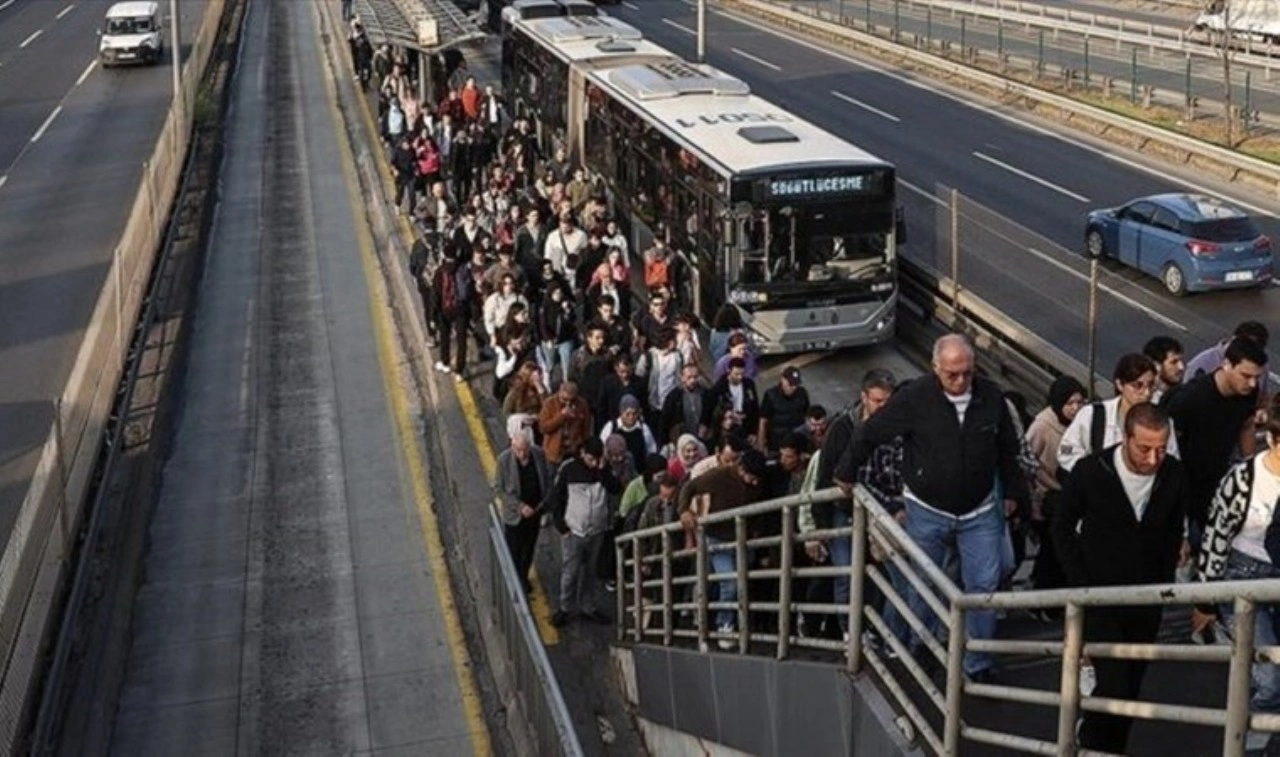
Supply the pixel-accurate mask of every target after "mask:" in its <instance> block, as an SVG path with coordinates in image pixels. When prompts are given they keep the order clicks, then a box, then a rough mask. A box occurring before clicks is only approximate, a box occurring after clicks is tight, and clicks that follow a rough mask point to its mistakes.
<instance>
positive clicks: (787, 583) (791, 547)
mask: <svg viewBox="0 0 1280 757" xmlns="http://www.w3.org/2000/svg"><path fill="white" fill-rule="evenodd" d="M795 538H796V537H795V511H794V510H793V509H792V508H791V507H790V506H786V507H783V508H782V549H781V554H780V555H779V560H778V659H779V660H785V659H787V653H788V652H789V651H790V645H791V569H792V567H793V565H794V563H795V551H796V542H795Z"/></svg>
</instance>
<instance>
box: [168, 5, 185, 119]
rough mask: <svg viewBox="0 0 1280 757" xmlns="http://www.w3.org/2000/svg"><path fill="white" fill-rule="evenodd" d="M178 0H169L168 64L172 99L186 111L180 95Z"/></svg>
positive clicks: (180, 67) (180, 65)
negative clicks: (170, 73)
mask: <svg viewBox="0 0 1280 757" xmlns="http://www.w3.org/2000/svg"><path fill="white" fill-rule="evenodd" d="M179 30H180V27H179V26H178V0H169V36H170V37H172V38H173V39H171V40H169V61H170V63H169V66H170V67H171V68H172V69H173V101H174V102H175V103H177V104H178V106H179V107H180V108H182V111H183V114H184V115H185V113H186V102H185V100H184V98H183V97H182V38H181V36H179Z"/></svg>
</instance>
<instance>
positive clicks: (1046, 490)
mask: <svg viewBox="0 0 1280 757" xmlns="http://www.w3.org/2000/svg"><path fill="white" fill-rule="evenodd" d="M1084 403H1085V391H1084V387H1083V386H1082V385H1081V384H1080V382H1079V381H1076V380H1075V379H1074V378H1072V377H1070V376H1059V377H1058V378H1057V379H1056V380H1055V381H1054V382H1053V384H1052V385H1050V386H1049V396H1048V398H1047V400H1046V405H1045V408H1044V409H1043V410H1041V411H1040V412H1039V413H1038V414H1037V415H1036V417H1035V419H1034V420H1032V421H1031V425H1030V426H1029V427H1028V428H1027V437H1026V438H1027V444H1028V445H1029V446H1030V448H1031V452H1032V453H1033V454H1034V455H1035V456H1036V459H1038V460H1039V461H1040V467H1039V469H1038V470H1037V471H1036V477H1035V481H1034V485H1033V486H1032V492H1031V503H1032V504H1031V528H1032V531H1033V532H1034V533H1035V534H1036V537H1037V538H1038V539H1039V541H1040V551H1039V553H1037V554H1036V563H1035V567H1034V569H1033V570H1032V573H1031V581H1032V583H1033V584H1034V585H1035V587H1036V588H1037V589H1056V588H1060V587H1062V586H1063V584H1064V577H1063V575H1062V568H1061V567H1060V566H1059V565H1058V560H1057V556H1056V555H1055V554H1054V552H1053V541H1052V539H1051V538H1050V536H1049V520H1050V518H1051V516H1052V513H1053V507H1054V503H1055V501H1056V500H1057V498H1058V494H1059V492H1061V491H1062V483H1061V482H1060V481H1059V479H1058V445H1059V443H1061V441H1062V435H1063V433H1064V432H1066V430H1067V427H1068V426H1070V425H1071V421H1072V420H1074V419H1075V417H1076V413H1078V412H1080V408H1081V407H1083V406H1084Z"/></svg>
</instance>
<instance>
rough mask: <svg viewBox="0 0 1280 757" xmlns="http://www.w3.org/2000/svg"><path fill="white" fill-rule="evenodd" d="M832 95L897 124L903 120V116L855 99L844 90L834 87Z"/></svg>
mask: <svg viewBox="0 0 1280 757" xmlns="http://www.w3.org/2000/svg"><path fill="white" fill-rule="evenodd" d="M831 96H832V97H834V98H836V99H838V100H844V101H845V102H847V103H849V104H850V105H856V106H857V107H859V108H862V109H863V110H865V111H867V112H868V113H874V114H876V115H877V116H880V117H881V118H887V119H888V120H890V121H892V122H894V123H895V124H896V123H898V122H899V121H901V120H902V119H901V118H898V117H897V116H895V115H893V114H892V113H886V112H884V111H883V110H880V109H879V108H877V107H875V106H872V105H867V104H866V103H864V102H862V101H861V100H855V99H854V98H852V97H849V96H848V95H846V94H845V93H843V92H837V91H836V90H834V89H833V90H831Z"/></svg>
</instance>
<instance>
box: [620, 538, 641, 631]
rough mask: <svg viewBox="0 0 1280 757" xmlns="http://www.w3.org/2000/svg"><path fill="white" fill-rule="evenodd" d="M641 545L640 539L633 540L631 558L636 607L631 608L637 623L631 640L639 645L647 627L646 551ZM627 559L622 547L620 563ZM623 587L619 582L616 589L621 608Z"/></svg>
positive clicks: (633, 600) (633, 596) (632, 598)
mask: <svg viewBox="0 0 1280 757" xmlns="http://www.w3.org/2000/svg"><path fill="white" fill-rule="evenodd" d="M618 544H619V545H621V544H622V542H621V541H619V542H618ZM640 544H641V542H640V540H639V539H632V540H631V558H632V560H634V562H633V563H631V582H632V584H633V585H632V587H631V602H632V603H633V604H634V605H635V606H634V607H632V608H631V611H632V613H633V614H634V615H635V623H636V629H635V633H634V634H633V635H632V637H631V638H632V639H634V640H635V641H636V643H637V644H638V643H640V642H641V641H644V625H645V624H644V565H643V563H644V550H643V549H641V547H640ZM625 557H626V552H625V550H623V549H622V548H621V546H619V549H618V561H619V562H622V561H623V559H624V558H625ZM623 586H624V584H622V583H621V582H619V583H618V585H617V586H615V587H614V591H616V592H618V597H619V599H618V604H619V607H621V606H622V599H621V597H622V593H623ZM618 618H619V621H618V622H619V624H621V623H622V620H621V618H622V616H621V615H619V616H618Z"/></svg>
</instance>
